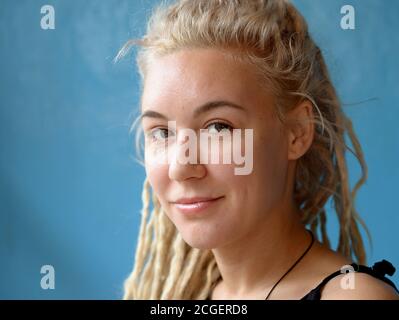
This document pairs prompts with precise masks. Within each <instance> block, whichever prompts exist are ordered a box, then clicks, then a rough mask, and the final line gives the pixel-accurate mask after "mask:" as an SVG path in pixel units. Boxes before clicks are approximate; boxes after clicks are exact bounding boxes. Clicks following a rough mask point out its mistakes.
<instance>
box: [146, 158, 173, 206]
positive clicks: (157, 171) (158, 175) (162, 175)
mask: <svg viewBox="0 0 399 320" xmlns="http://www.w3.org/2000/svg"><path fill="white" fill-rule="evenodd" d="M168 168H169V166H168V165H167V164H157V163H153V162H148V161H146V162H145V171H146V175H147V178H148V181H149V183H150V185H151V187H152V189H153V191H154V193H155V195H156V196H157V198H158V199H159V201H160V202H161V204H164V203H166V201H167V199H166V198H165V194H166V188H167V186H168V181H169V176H168Z"/></svg>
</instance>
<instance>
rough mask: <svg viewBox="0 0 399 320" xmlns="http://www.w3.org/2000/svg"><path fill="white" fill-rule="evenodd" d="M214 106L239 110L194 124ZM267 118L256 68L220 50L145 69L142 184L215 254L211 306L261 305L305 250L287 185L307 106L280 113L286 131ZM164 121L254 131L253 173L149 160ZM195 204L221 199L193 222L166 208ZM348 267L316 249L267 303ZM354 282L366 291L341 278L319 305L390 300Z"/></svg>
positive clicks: (185, 53)
mask: <svg viewBox="0 0 399 320" xmlns="http://www.w3.org/2000/svg"><path fill="white" fill-rule="evenodd" d="M215 100H227V101H230V102H233V103H234V104H236V105H239V106H241V107H242V108H243V109H244V110H240V109H237V108H232V107H229V106H223V107H219V108H214V109H212V110H209V111H208V112H204V113H201V114H200V115H198V116H197V117H194V116H193V114H194V110H195V109H196V108H197V107H198V106H200V105H202V104H205V103H207V102H209V101H215ZM274 110H275V109H274V99H273V96H272V94H271V93H270V92H268V91H267V90H265V88H264V87H261V85H260V82H259V79H258V76H257V75H256V73H255V70H254V66H251V65H248V64H246V63H244V62H237V61H233V60H232V59H231V58H229V57H228V56H226V55H225V54H224V53H223V52H222V51H220V50H216V49H184V50H180V51H177V52H175V53H172V54H168V55H165V56H161V57H156V58H154V59H153V60H152V61H151V63H150V64H149V65H148V69H147V73H146V75H145V81H144V90H143V95H142V113H143V114H145V113H148V111H155V112H157V113H159V114H162V115H164V117H165V118H160V117H155V116H154V114H153V115H152V116H145V117H143V119H142V125H143V129H144V132H145V134H146V141H145V165H146V173H147V177H148V179H149V182H150V184H151V186H152V188H153V190H154V192H155V194H156V196H157V197H158V199H159V201H160V203H161V205H162V207H163V209H164V210H165V212H166V214H167V215H168V217H169V218H170V219H171V221H172V222H173V223H174V224H175V226H176V228H177V229H178V231H179V232H180V234H181V235H182V237H183V239H184V240H185V241H186V242H187V243H188V244H189V245H191V246H193V247H196V248H201V249H211V250H212V251H213V253H214V255H215V258H216V262H217V264H218V267H219V270H220V272H221V275H222V279H223V280H221V281H220V282H219V283H218V284H217V285H216V287H215V288H214V290H213V292H212V296H211V298H212V299H264V298H265V297H266V295H267V293H268V292H269V291H270V289H271V288H272V287H273V285H274V284H275V283H276V281H277V280H278V279H279V278H280V277H281V276H282V275H283V274H284V273H285V271H286V270H287V269H288V268H289V267H290V266H291V265H292V264H293V263H294V262H295V261H296V260H297V259H298V258H299V257H300V256H301V254H302V253H303V252H304V250H305V249H306V248H307V246H308V245H309V243H310V237H309V234H308V233H307V231H306V229H305V227H304V226H303V225H302V224H301V222H300V219H299V216H300V215H299V214H300V212H299V209H298V208H297V207H296V206H295V204H294V201H293V184H294V174H295V166H296V161H297V159H299V158H300V157H301V156H302V155H303V154H304V153H306V151H307V150H308V149H309V147H310V145H311V143H312V140H313V137H314V126H313V124H312V123H311V122H306V121H303V120H305V119H307V118H309V117H311V116H312V105H311V104H310V103H309V102H303V103H301V104H300V105H298V106H296V107H295V108H294V109H293V110H292V111H291V112H290V113H289V114H287V119H288V122H289V123H292V124H295V125H290V126H284V125H283V124H282V123H281V122H280V121H279V120H278V119H277V116H276V115H275V112H274ZM167 119H169V120H175V121H176V123H177V131H178V132H179V129H182V128H192V129H194V130H196V131H198V130H199V129H205V128H207V129H208V130H214V129H215V127H214V125H210V124H211V123H214V122H222V123H224V124H228V125H230V126H231V127H232V128H234V129H240V128H241V129H244V128H251V129H253V132H254V138H253V146H254V148H253V149H254V151H253V171H252V173H251V174H249V175H235V174H234V168H235V167H236V165H235V164H222V163H221V164H184V165H183V164H179V163H173V162H172V163H171V164H167V163H156V162H154V161H152V160H153V159H154V157H155V154H156V150H157V148H158V141H157V140H156V139H154V137H158V138H159V137H161V138H162V137H164V136H162V134H161V135H160V133H161V132H164V133H165V132H167V131H165V130H166V128H167ZM162 129H163V130H164V131H162ZM151 134H153V135H152V136H151ZM170 139H171V138H170ZM170 141H173V140H170ZM178 141H179V136H177V142H178ZM177 142H176V141H175V142H173V143H172V142H171V144H170V146H169V147H172V146H173V145H177V144H176V143H177ZM174 150H176V149H174ZM192 196H209V197H222V198H221V199H220V200H218V201H217V202H215V203H214V204H213V205H212V206H211V207H209V208H208V209H207V210H206V211H205V212H204V213H201V214H198V215H193V216H187V215H184V214H182V213H181V212H180V211H179V210H178V209H177V208H176V206H175V205H174V204H173V203H172V202H174V201H176V200H177V199H179V198H181V197H192ZM350 263H351V261H350V260H348V259H347V258H345V257H343V256H342V255H340V254H339V253H336V252H335V251H332V250H330V249H328V248H327V247H325V246H323V245H322V244H321V243H319V242H318V241H315V243H314V245H313V247H312V249H311V250H310V251H309V252H308V254H307V255H306V256H305V258H304V259H302V260H301V262H300V263H299V264H298V265H297V266H296V267H295V268H294V269H293V270H292V271H291V272H290V273H289V274H288V275H287V276H286V277H285V278H284V280H283V281H282V282H280V283H279V285H278V286H277V287H276V289H275V290H274V291H273V293H272V294H271V296H270V297H269V299H300V298H301V297H302V296H304V295H305V294H306V293H308V292H309V291H310V290H311V289H313V288H314V287H315V286H317V284H318V283H319V282H320V281H321V280H322V279H323V278H324V277H326V276H327V275H329V274H330V273H332V272H334V271H336V270H339V269H340V268H341V267H342V266H344V265H346V264H350ZM357 277H358V278H359V279H360V280H359V281H358V282H357V284H358V283H359V282H360V284H359V286H358V287H359V288H363V290H343V289H341V288H340V286H339V283H340V282H339V280H340V279H339V278H340V277H338V278H337V279H334V280H332V281H330V283H329V284H328V285H327V286H326V287H325V289H324V290H323V296H322V298H326V299H346V298H348V295H350V296H351V298H354V299H356V298H358V299H362V297H364V294H365V293H364V292H368V296H367V297H368V298H372V299H378V298H394V297H396V295H395V294H394V293H393V290H391V289H390V287H389V286H387V285H385V284H384V283H383V282H381V281H379V280H376V279H374V278H373V277H371V276H368V275H365V274H363V275H360V274H359V276H357ZM364 288H366V289H367V290H364ZM370 289H371V290H370ZM348 291H350V292H348Z"/></svg>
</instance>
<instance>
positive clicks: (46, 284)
mask: <svg viewBox="0 0 399 320" xmlns="http://www.w3.org/2000/svg"><path fill="white" fill-rule="evenodd" d="M40 273H41V274H44V276H43V277H42V278H41V280H40V287H41V288H42V289H43V290H48V289H51V290H54V289H55V270H54V267H53V266H52V265H49V264H46V265H44V266H42V267H41V268H40Z"/></svg>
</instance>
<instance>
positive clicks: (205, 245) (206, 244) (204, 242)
mask: <svg viewBox="0 0 399 320" xmlns="http://www.w3.org/2000/svg"><path fill="white" fill-rule="evenodd" d="M182 238H183V240H184V241H185V242H186V243H187V244H188V245H189V246H190V247H193V248H196V249H201V250H211V249H215V248H217V247H218V245H219V242H218V241H211V240H210V239H203V238H201V237H199V238H193V237H192V235H191V236H188V237H186V236H184V235H182Z"/></svg>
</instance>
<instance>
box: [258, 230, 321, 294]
mask: <svg viewBox="0 0 399 320" xmlns="http://www.w3.org/2000/svg"><path fill="white" fill-rule="evenodd" d="M306 231H308V232H309V233H310V236H311V238H312V240H311V241H310V245H309V246H308V247H307V248H306V250H305V252H304V253H302V255H301V256H300V257H299V259H298V260H297V261H295V263H294V264H293V265H292V266H291V268H289V269H288V270H287V272H286V273H284V275H283V276H282V277H281V278H280V279H279V280H278V281H277V282H276V284H275V285H274V286H273V288H272V289H271V290H270V291H269V293H268V294H267V296H266V298H265V300H267V299H268V298H269V296H270V294H271V293H272V291H273V290H274V288H275V287H276V286H277V285H278V284H279V283H280V281H281V280H283V278H284V277H285V276H286V275H287V274H288V273H289V272H290V271H291V270H292V269H294V267H295V266H296V265H297V264H298V263H299V261H301V260H302V258H303V257H304V256H305V255H306V254H307V253H308V251H309V250H310V248H311V247H312V245H313V242H314V236H313V232H312V231H310V230H308V229H306Z"/></svg>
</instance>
